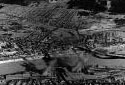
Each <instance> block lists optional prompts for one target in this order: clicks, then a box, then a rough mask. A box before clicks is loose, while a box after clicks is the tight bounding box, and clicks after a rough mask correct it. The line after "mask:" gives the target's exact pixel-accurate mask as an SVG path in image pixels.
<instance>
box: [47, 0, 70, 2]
mask: <svg viewBox="0 0 125 85" xmlns="http://www.w3.org/2000/svg"><path fill="white" fill-rule="evenodd" d="M68 1H69V0H48V2H49V3H63V2H64V3H65V2H68Z"/></svg>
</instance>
